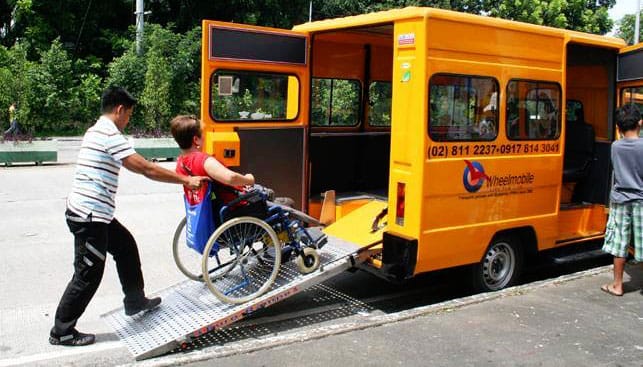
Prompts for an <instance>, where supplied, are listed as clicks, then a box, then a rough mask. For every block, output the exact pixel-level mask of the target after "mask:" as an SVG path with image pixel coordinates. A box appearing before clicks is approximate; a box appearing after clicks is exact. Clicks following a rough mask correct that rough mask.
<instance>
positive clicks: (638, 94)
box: [621, 87, 643, 136]
mask: <svg viewBox="0 0 643 367" xmlns="http://www.w3.org/2000/svg"><path fill="white" fill-rule="evenodd" d="M628 103H631V104H635V105H636V106H637V107H638V108H639V111H641V112H643V87H632V88H623V89H622V90H621V106H625V105H626V104H628ZM639 134H640V136H643V130H641V132H640V133H639Z"/></svg>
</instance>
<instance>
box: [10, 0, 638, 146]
mask: <svg viewBox="0 0 643 367" xmlns="http://www.w3.org/2000/svg"><path fill="white" fill-rule="evenodd" d="M614 3H615V0H597V1H596V0H591V1H590V0H529V1H527V0H459V1H456V0H327V1H319V0H315V1H313V14H312V16H313V20H319V19H326V18H332V17H344V16H348V15H356V14H363V13H367V12H371V11H379V10H387V9H392V8H402V7H406V6H430V7H437V8H443V9H451V10H457V11H463V12H468V13H473V14H485V15H489V16H496V17H502V18H506V19H512V20H518V21H524V22H530V23H534V24H542V25H549V26H554V27H562V28H568V29H574V30H580V31H585V32H591V33H605V32H607V31H608V30H610V29H611V26H612V22H611V21H610V20H609V18H608V16H607V10H608V9H609V8H611V7H612V6H613V5H614ZM308 6H309V1H308V0H293V1H287V2H284V1H279V0H262V1H259V0H229V1H206V0H194V1H181V0H154V1H147V2H146V10H150V11H151V12H152V13H151V14H150V15H149V16H147V17H146V33H145V54H144V55H141V56H139V55H137V54H136V52H135V49H134V44H133V39H134V37H135V33H134V27H133V25H132V23H133V15H132V13H133V11H134V2H133V1H132V0H103V1H83V0H59V1H47V0H7V1H0V124H6V123H7V122H8V112H7V108H8V106H9V104H10V103H13V102H16V103H17V107H18V113H17V117H18V120H19V122H20V123H21V124H22V125H23V126H25V127H26V128H28V129H29V130H30V131H31V132H33V133H35V134H41V135H42V134H76V133H79V132H82V131H83V130H84V129H85V128H86V127H87V126H88V125H89V124H91V123H93V121H95V119H96V117H97V116H98V114H99V113H100V111H99V104H100V94H101V92H102V90H103V89H104V88H105V87H106V86H108V85H121V86H123V87H125V88H127V89H128V90H129V91H130V92H131V93H132V94H133V95H134V96H136V97H138V98H139V100H140V104H139V106H138V107H137V108H136V109H135V111H134V115H133V116H132V118H131V122H130V126H132V127H133V128H135V129H138V130H139V131H140V130H143V129H166V127H167V121H168V120H169V119H170V118H171V117H172V116H173V115H176V114H197V115H198V114H199V108H200V102H199V101H200V60H201V58H200V53H201V28H200V27H201V21H202V19H212V20H221V21H229V22H237V23H248V24H256V25H261V26H272V27H280V28H291V27H292V26H293V25H295V24H299V23H303V22H306V21H307V20H308ZM633 23H634V16H631V15H630V16H626V17H625V18H623V20H622V21H621V22H620V28H619V33H618V35H619V36H620V37H623V38H624V39H626V40H627V41H628V42H631V40H632V38H633V37H632V34H633V28H634V27H633ZM642 36H643V33H642ZM322 87H324V88H325V87H327V86H325V85H322V84H320V85H313V86H312V88H313V94H314V95H315V93H318V95H317V97H316V98H318V99H320V101H322V102H323V101H326V102H328V101H329V100H330V99H331V95H330V93H331V91H330V89H329V88H326V89H323V88H322ZM262 88H263V87H262ZM320 88H322V89H323V90H322V89H320ZM245 89H248V88H247V87H243V88H242V90H245ZM250 90H252V91H253V92H252V93H255V92H254V91H255V89H253V88H250ZM256 91H259V92H258V93H259V94H257V95H252V94H251V95H250V96H251V97H252V99H253V101H252V103H250V102H248V100H247V99H248V98H247V97H248V96H247V95H246V94H245V93H244V94H243V95H236V96H234V97H235V98H234V99H233V100H232V99H231V100H230V101H228V100H227V99H221V101H220V102H222V103H223V102H225V103H226V104H229V103H232V104H233V105H235V106H220V107H221V108H223V107H226V108H228V107H229V108H230V111H233V112H234V113H233V115H234V114H238V111H240V110H248V111H249V112H254V111H257V110H259V109H261V111H263V112H265V113H268V114H272V115H273V116H281V115H284V114H285V111H284V110H285V105H284V103H283V100H280V101H277V100H272V99H270V98H264V97H263V94H265V93H266V92H265V91H263V92H261V89H256ZM262 93H263V94H262ZM371 94H372V95H371V98H373V97H374V96H375V95H378V96H379V97H381V98H383V99H386V98H388V97H387V96H386V95H385V94H384V91H383V90H379V89H377V88H375V89H373V90H372V91H371ZM379 97H378V98H379ZM358 99H359V88H357V89H356V88H354V87H353V86H352V84H350V83H344V84H342V83H337V84H336V85H334V86H333V88H332V100H333V106H330V105H329V103H321V104H319V105H317V106H316V107H315V106H313V108H312V111H311V112H312V114H313V120H319V121H324V123H325V124H329V123H331V124H340V125H341V124H349V123H350V124H352V123H354V122H355V121H357V118H358V117H359V114H360V113H361V112H360V111H359V103H357V104H355V103H354V101H355V100H358ZM259 101H260V102H259ZM214 103H215V104H216V103H217V101H216V100H215V102H214ZM356 106H357V107H356ZM214 107H215V108H216V107H217V106H216V105H215V106H214ZM380 107H381V108H380ZM331 108H332V112H331ZM380 109H381V111H380ZM386 110H387V108H386V106H385V105H381V104H378V103H375V104H374V106H373V111H371V112H369V116H370V117H371V118H375V117H376V116H377V120H381V123H384V124H386V123H388V120H389V119H390V116H388V115H387V114H386ZM230 118H237V116H231V117H230ZM4 126H6V125H4Z"/></svg>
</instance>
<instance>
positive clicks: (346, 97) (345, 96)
mask: <svg viewBox="0 0 643 367" xmlns="http://www.w3.org/2000/svg"><path fill="white" fill-rule="evenodd" d="M360 99H361V94H360V84H359V81H357V80H348V79H321V78H313V85H312V96H311V102H312V103H311V110H312V126H325V127H328V126H330V127H339V126H343V127H347V126H357V125H358V124H359V105H360Z"/></svg>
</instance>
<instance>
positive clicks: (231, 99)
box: [210, 70, 299, 121]
mask: <svg viewBox="0 0 643 367" xmlns="http://www.w3.org/2000/svg"><path fill="white" fill-rule="evenodd" d="M210 86H211V89H210V93H211V98H210V101H211V103H212V105H211V106H210V114H211V115H212V117H213V118H214V119H215V120H218V121H251V120H293V119H295V118H296V117H297V113H298V108H299V103H298V100H299V80H298V79H297V77H296V76H294V75H287V74H272V73H262V72H255V71H229V70H217V71H216V72H215V73H214V74H212V77H211V79H210ZM289 99H290V103H289Z"/></svg>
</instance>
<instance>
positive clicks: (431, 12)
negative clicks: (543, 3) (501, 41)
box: [293, 7, 626, 49]
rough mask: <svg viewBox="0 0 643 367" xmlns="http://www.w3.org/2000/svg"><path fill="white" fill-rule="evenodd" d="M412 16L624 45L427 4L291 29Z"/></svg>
mask: <svg viewBox="0 0 643 367" xmlns="http://www.w3.org/2000/svg"><path fill="white" fill-rule="evenodd" d="M412 18H439V19H449V20H452V21H459V22H463V23H469V24H471V23H474V24H475V23H478V24H481V25H485V26H493V27H498V28H509V29H514V30H520V31H524V32H529V33H539V34H549V35H551V36H558V37H566V38H568V39H569V41H570V42H573V43H580V44H586V45H595V46H601V47H608V48H615V49H620V48H623V47H624V46H626V43H625V41H623V40H622V39H620V38H615V37H609V36H599V35H595V34H590V33H583V32H577V31H571V30H567V29H561V28H554V27H548V26H540V25H535V24H529V23H523V22H517V21H511V20H506V19H500V18H493V17H487V16H482V15H474V14H467V13H461V12H456V11H452V10H444V9H436V8H427V7H406V8H402V9H392V10H385V11H379V12H373V13H368V14H361V15H353V16H348V17H343V18H334V19H326V20H320V21H315V22H308V23H303V24H299V25H296V26H294V27H293V30H294V31H298V32H305V33H315V32H323V31H330V30H337V29H344V28H357V27H366V26H373V25H381V24H386V23H394V22H395V21H398V20H404V19H412Z"/></svg>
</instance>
